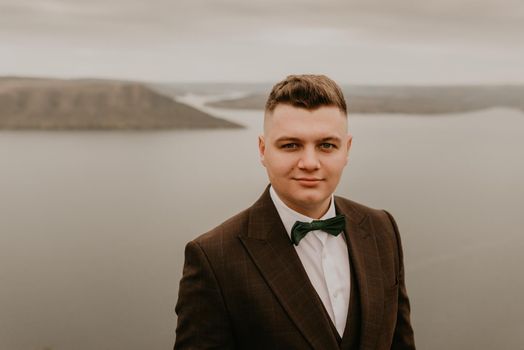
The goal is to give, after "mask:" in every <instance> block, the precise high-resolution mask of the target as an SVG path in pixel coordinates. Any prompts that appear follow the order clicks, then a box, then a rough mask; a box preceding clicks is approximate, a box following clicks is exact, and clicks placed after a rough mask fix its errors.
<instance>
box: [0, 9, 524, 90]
mask: <svg viewBox="0 0 524 350" xmlns="http://www.w3.org/2000/svg"><path fill="white" fill-rule="evenodd" d="M523 38H524V1H522V0H440V1H429V0H381V1H377V0H322V1H320V0H316V1H312V0H303V1H298V0H264V1H262V0H258V1H256V2H255V1H249V0H170V1H168V0H149V1H144V0H140V1H139V0H111V1H110V2H108V1H102V0H90V1H86V0H0V75H38V76H56V77H103V78H124V79H139V80H152V81H243V82H245V81H269V82H272V81H275V80H278V79H280V78H282V77H283V76H285V75H287V74H290V73H325V74H328V75H330V76H331V77H333V78H334V79H335V80H337V81H339V82H343V83H359V84H406V83H407V84H443V83H524V63H523V62H524V40H523Z"/></svg>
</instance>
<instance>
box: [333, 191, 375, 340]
mask: <svg viewBox="0 0 524 350" xmlns="http://www.w3.org/2000/svg"><path fill="white" fill-rule="evenodd" d="M346 203H347V202H343V201H341V200H340V199H338V198H337V197H335V205H336V209H337V213H341V214H344V215H345V216H346V230H345V232H344V234H345V237H346V242H347V244H348V250H349V254H350V257H351V262H352V263H353V265H354V266H353V270H354V272H355V274H356V279H357V282H358V287H359V292H360V306H361V328H360V329H361V332H360V347H361V348H362V349H374V348H375V344H376V341H377V339H378V334H380V327H381V322H382V316H383V311H384V310H383V302H384V289H383V285H382V283H383V282H382V269H381V267H380V266H381V265H380V257H379V255H378V249H377V244H376V242H375V237H374V235H372V234H371V232H373V228H372V227H371V225H370V220H369V218H368V217H367V216H366V215H364V214H362V213H361V212H360V211H358V210H356V209H355V208H354V207H352V206H350V205H347V204H346ZM350 312H351V310H350ZM346 327H347V323H346Z"/></svg>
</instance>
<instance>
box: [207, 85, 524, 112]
mask: <svg viewBox="0 0 524 350" xmlns="http://www.w3.org/2000/svg"><path fill="white" fill-rule="evenodd" d="M343 90H344V95H345V97H346V100H347V104H348V110H349V112H350V113H402V114H446V113H460V112H468V111H475V110H481V109H486V108H493V107H507V108H515V109H519V110H521V111H523V112H524V86H519V85H513V86H512V85H500V86H351V87H347V86H345V87H343ZM267 94H268V93H261V92H254V93H251V94H248V95H247V96H245V97H242V98H237V99H228V100H222V101H217V102H212V103H209V105H210V106H212V107H219V108H231V109H264V104H265V101H266V98H267Z"/></svg>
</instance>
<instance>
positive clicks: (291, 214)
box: [269, 186, 337, 239]
mask: <svg viewBox="0 0 524 350" xmlns="http://www.w3.org/2000/svg"><path fill="white" fill-rule="evenodd" d="M269 194H270V196H271V200H272V201H273V204H275V207H276V208H277V212H278V215H279V216H280V220H282V223H283V224H284V227H285V229H286V232H287V234H288V235H289V238H290V239H291V229H292V228H293V225H294V224H295V222H296V221H303V222H311V221H313V220H316V219H312V218H310V217H308V216H305V215H302V214H300V213H298V212H296V211H294V210H293V209H291V208H290V207H288V206H287V205H286V204H285V203H284V202H283V201H282V200H281V199H280V197H279V196H278V194H277V192H276V191H275V190H274V189H273V186H270V187H269ZM336 215H337V213H336V211H335V201H334V200H333V194H332V195H331V201H330V203H329V208H328V210H327V212H326V213H325V214H324V215H323V216H322V217H321V218H320V219H319V220H326V219H330V218H332V217H335V216H336Z"/></svg>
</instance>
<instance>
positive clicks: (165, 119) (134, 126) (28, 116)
mask: <svg viewBox="0 0 524 350" xmlns="http://www.w3.org/2000/svg"><path fill="white" fill-rule="evenodd" d="M231 128H243V126H241V125H240V124H237V123H234V122H231V121H228V120H225V119H221V118H217V117H214V116H211V115H209V114H207V113H205V112H203V111H201V110H198V109H196V108H194V107H192V106H189V105H186V104H184V103H180V102H177V101H175V100H174V99H173V98H172V97H171V96H166V95H165V94H162V93H159V92H158V91H155V90H154V89H152V88H150V87H148V86H146V85H145V84H142V83H137V82H123V81H105V80H93V79H79V80H63V79H41V78H17V77H15V78H12V77H0V130H57V131H59V130H172V129H181V130H190V129H231Z"/></svg>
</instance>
